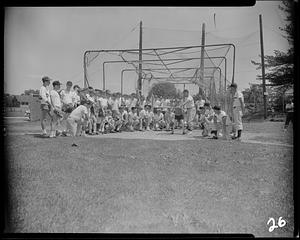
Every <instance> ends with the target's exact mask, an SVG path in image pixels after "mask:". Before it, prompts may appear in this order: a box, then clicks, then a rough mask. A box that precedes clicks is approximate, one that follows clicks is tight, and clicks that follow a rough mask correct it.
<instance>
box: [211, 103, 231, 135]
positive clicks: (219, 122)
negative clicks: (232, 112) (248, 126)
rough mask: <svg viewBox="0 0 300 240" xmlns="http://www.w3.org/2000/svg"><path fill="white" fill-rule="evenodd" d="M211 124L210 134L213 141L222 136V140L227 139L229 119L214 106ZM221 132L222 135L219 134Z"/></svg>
mask: <svg viewBox="0 0 300 240" xmlns="http://www.w3.org/2000/svg"><path fill="white" fill-rule="evenodd" d="M213 109H214V115H213V124H212V130H211V133H212V134H213V138H214V139H218V137H219V136H223V139H229V136H228V133H227V127H228V125H229V118H228V116H227V114H226V113H225V112H224V111H223V110H221V108H220V107H219V106H214V107H213ZM221 132H222V133H221Z"/></svg>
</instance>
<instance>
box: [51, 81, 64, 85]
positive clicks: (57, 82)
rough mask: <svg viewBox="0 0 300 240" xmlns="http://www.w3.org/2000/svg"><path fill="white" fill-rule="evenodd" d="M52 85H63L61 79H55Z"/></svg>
mask: <svg viewBox="0 0 300 240" xmlns="http://www.w3.org/2000/svg"><path fill="white" fill-rule="evenodd" d="M52 85H53V86H56V85H62V83H60V82H59V81H54V82H53V83H52Z"/></svg>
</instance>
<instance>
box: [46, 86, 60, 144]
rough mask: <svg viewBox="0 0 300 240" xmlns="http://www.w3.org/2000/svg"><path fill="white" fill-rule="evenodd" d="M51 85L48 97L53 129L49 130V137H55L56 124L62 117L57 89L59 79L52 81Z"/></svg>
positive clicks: (58, 123) (58, 87)
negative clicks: (51, 110)
mask: <svg viewBox="0 0 300 240" xmlns="http://www.w3.org/2000/svg"><path fill="white" fill-rule="evenodd" d="M52 85H53V90H51V91H50V99H51V104H52V109H53V123H52V124H53V129H52V131H51V132H50V136H49V137H50V138H55V137H56V131H57V130H58V126H59V125H60V120H61V119H62V117H63V112H62V110H61V109H62V102H61V100H60V96H59V94H58V91H59V89H60V85H61V83H60V82H59V81H54V82H53V83H52Z"/></svg>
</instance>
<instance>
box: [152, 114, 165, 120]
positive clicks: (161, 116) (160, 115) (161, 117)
mask: <svg viewBox="0 0 300 240" xmlns="http://www.w3.org/2000/svg"><path fill="white" fill-rule="evenodd" d="M153 118H154V120H155V121H160V120H163V119H164V114H163V113H160V114H154V116H153Z"/></svg>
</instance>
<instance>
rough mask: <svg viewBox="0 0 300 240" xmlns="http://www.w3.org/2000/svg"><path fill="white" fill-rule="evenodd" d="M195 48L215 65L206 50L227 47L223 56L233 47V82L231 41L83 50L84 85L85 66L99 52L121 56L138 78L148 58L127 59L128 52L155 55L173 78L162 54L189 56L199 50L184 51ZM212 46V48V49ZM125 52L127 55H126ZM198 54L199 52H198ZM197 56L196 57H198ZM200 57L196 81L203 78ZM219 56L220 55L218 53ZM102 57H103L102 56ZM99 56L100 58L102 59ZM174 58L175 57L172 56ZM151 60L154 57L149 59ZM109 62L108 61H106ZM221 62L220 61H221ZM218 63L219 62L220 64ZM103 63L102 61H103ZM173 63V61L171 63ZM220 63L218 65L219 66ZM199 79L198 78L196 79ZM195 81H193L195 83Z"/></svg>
mask: <svg viewBox="0 0 300 240" xmlns="http://www.w3.org/2000/svg"><path fill="white" fill-rule="evenodd" d="M197 48H200V49H201V51H205V53H206V54H207V56H208V57H207V58H206V59H209V60H210V61H211V63H212V65H214V66H216V65H215V64H214V63H213V62H212V59H214V58H215V57H213V56H211V57H210V56H209V54H208V53H207V52H208V51H210V52H212V51H215V52H216V51H217V50H218V49H224V48H227V51H226V53H224V54H223V57H224V56H226V55H227V53H228V52H229V50H230V49H231V48H233V59H232V79H231V82H232V83H233V82H234V72H235V45H234V44H232V43H223V44H207V45H196V46H179V47H164V48H140V49H113V50H87V51H85V52H84V59H83V67H84V86H89V79H88V74H87V67H88V65H90V64H91V62H92V61H94V60H95V59H96V58H98V57H99V55H101V54H104V53H106V54H110V55H114V56H117V57H118V58H121V59H122V60H123V61H122V62H124V63H127V64H131V65H133V66H134V67H135V68H136V70H137V71H139V80H141V79H140V76H141V74H140V73H142V69H143V66H142V64H143V63H145V64H146V62H147V61H149V59H142V58H138V59H139V60H135V59H137V58H135V59H131V60H130V59H128V58H129V56H132V55H130V54H135V55H136V54H141V55H142V56H144V57H145V58H146V57H147V56H155V57H156V59H155V60H156V61H159V62H161V65H162V66H164V67H165V69H166V70H167V71H169V73H170V77H171V78H173V73H172V71H171V70H170V69H169V68H168V66H169V65H170V64H166V62H165V61H166V59H163V58H162V56H164V55H170V54H173V55H174V54H177V56H178V55H179V54H180V56H182V55H184V54H189V55H190V56H191V55H192V54H197V55H198V52H199V51H194V52H186V50H190V49H191V50H193V49H197ZM212 48H213V49H212ZM93 54H94V57H92V58H91V59H90V58H89V56H90V55H91V56H93ZM126 54H127V55H126ZM123 55H126V57H127V59H126V58H124V56H123ZM199 55H200V54H199ZM199 55H198V56H199ZM198 56H197V57H198ZM201 56H202V57H200V58H199V59H200V64H199V65H198V66H199V69H196V71H195V73H194V75H193V76H192V78H195V79H196V82H197V81H198V82H199V83H200V81H201V79H202V80H203V70H204V65H205V64H204V63H203V60H204V57H203V55H201ZM219 56H220V55H219ZM102 58H104V57H103V56H102ZM102 58H101V59H102ZM173 59H175V58H173ZM183 59H184V58H183V57H181V58H180V59H178V61H179V62H180V61H185V60H183ZM151 60H152V61H153V60H154V59H151ZM107 62H109V61H107ZM134 62H135V63H138V66H136V65H135V64H134ZM221 63H222V62H221ZM221 63H220V64H221ZM103 64H104V63H103ZM173 64H175V63H173ZM220 64H219V65H218V66H220ZM225 69H226V68H225ZM199 71H200V75H199ZM103 76H104V77H103V79H102V81H103V90H106V86H105V70H104V68H103ZM197 79H199V80H197ZM196 82H195V83H196ZM196 84H198V83H196ZM139 88H140V89H141V86H139ZM140 89H139V90H140Z"/></svg>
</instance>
